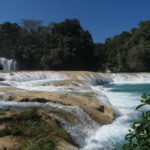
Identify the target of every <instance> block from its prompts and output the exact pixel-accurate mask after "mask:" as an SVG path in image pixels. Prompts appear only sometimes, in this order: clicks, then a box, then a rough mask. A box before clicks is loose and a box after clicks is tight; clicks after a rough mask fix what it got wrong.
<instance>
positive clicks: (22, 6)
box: [0, 0, 150, 42]
mask: <svg viewBox="0 0 150 150" xmlns="http://www.w3.org/2000/svg"><path fill="white" fill-rule="evenodd" d="M66 18H78V19H79V20H80V22H81V24H82V26H83V27H84V28H85V29H87V30H89V31H90V32H91V34H92V36H93V39H94V41H95V42H103V41H104V40H105V39H106V38H108V37H112V36H114V35H116V34H119V33H120V32H122V31H129V30H130V29H131V28H133V27H135V26H137V24H138V23H139V22H140V21H144V20H149V19H150V0H0V23H3V22H5V21H11V22H17V23H18V22H19V21H20V20H21V19H39V20H43V21H44V22H45V23H48V22H60V21H63V20H64V19H66Z"/></svg>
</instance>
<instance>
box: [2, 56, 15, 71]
mask: <svg viewBox="0 0 150 150" xmlns="http://www.w3.org/2000/svg"><path fill="white" fill-rule="evenodd" d="M0 65H1V66H2V70H6V71H10V70H16V69H17V68H16V65H17V63H16V61H15V60H13V59H6V58H4V57H0Z"/></svg>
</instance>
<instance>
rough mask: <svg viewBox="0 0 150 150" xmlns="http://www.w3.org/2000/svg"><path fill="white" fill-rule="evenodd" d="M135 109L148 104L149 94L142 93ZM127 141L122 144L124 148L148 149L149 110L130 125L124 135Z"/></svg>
mask: <svg viewBox="0 0 150 150" xmlns="http://www.w3.org/2000/svg"><path fill="white" fill-rule="evenodd" d="M141 103H142V104H140V105H139V106H137V108H136V110H139V109H140V108H141V107H143V106H145V105H148V106H149V105H150V96H147V95H146V94H144V95H143V96H142V100H141ZM125 140H127V143H126V144H124V145H123V149H124V150H149V148H150V111H149V110H148V111H147V112H143V114H142V116H141V118H140V120H139V121H136V122H134V123H133V124H132V125H131V129H130V130H129V133H128V134H127V135H126V137H125Z"/></svg>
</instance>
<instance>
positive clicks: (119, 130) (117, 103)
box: [0, 71, 150, 150]
mask: <svg viewBox="0 0 150 150" xmlns="http://www.w3.org/2000/svg"><path fill="white" fill-rule="evenodd" d="M0 78H1V79H4V81H0V87H4V86H6V87H7V85H9V86H12V87H16V88H21V89H27V90H39V91H57V92H66V93H67V92H68V93H69V92H83V93H84V92H94V93H96V96H97V98H98V99H100V101H101V102H102V103H104V104H105V105H111V106H113V107H114V109H115V110H116V113H117V118H116V119H115V120H114V121H113V123H112V124H109V125H104V126H101V125H97V124H96V123H95V122H94V121H93V120H92V118H91V117H90V116H88V115H87V114H85V113H84V112H83V111H82V110H80V108H78V107H67V106H61V105H56V104H55V105H54V104H47V105H51V106H53V107H59V108H60V109H64V110H67V111H70V112H71V113H73V114H75V115H76V116H77V117H78V118H80V120H81V122H85V124H86V125H87V124H89V122H91V124H90V127H88V128H86V129H85V130H84V129H83V127H84V126H81V125H80V126H75V127H72V126H70V125H69V124H68V123H67V122H65V120H60V121H61V123H62V126H63V127H64V129H65V130H66V131H68V132H69V134H70V135H71V136H72V137H73V139H74V140H75V141H76V142H77V143H78V145H80V146H81V147H82V148H81V149H82V150H113V149H114V148H115V146H116V145H118V148H120V146H121V145H120V143H118V139H121V140H123V138H124V135H125V134H126V133H127V130H128V129H129V127H130V123H131V122H132V121H133V120H136V119H137V118H138V115H139V112H135V111H134V109H135V107H136V106H137V105H138V104H139V100H137V101H136V99H138V96H139V95H138V94H133V93H128V92H122V93H120V92H112V91H111V89H109V88H107V87H105V86H104V85H109V84H120V85H122V84H150V74H149V73H95V72H84V71H79V72H75V71H72V72H69V71H68V72H65V71H60V72H55V71H29V72H27V71H22V72H21V71H20V72H0ZM68 80H71V81H73V82H74V83H76V84H77V86H75V85H63V86H55V85H53V84H50V85H44V86H43V84H45V83H49V82H50V83H55V82H59V81H68ZM77 80H80V81H82V82H83V83H78V82H77ZM39 105H41V104H39V103H28V104H27V103H22V104H21V103H17V102H6V101H5V100H4V101H1V102H0V109H3V108H4V106H6V107H8V106H9V109H10V108H11V107H12V108H14V107H19V108H20V107H30V106H34V107H39ZM78 112H80V113H78ZM86 121H88V122H86ZM86 125H85V126H86ZM79 128H81V129H83V130H84V131H83V132H84V133H86V132H88V130H90V129H92V130H91V131H90V132H89V134H87V136H84V135H83V134H80V130H79Z"/></svg>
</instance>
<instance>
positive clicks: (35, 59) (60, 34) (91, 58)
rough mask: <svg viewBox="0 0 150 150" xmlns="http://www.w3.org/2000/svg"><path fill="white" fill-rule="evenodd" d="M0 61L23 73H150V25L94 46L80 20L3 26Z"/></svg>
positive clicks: (35, 21) (31, 22)
mask: <svg viewBox="0 0 150 150" xmlns="http://www.w3.org/2000/svg"><path fill="white" fill-rule="evenodd" d="M0 57H5V58H11V59H12V58H13V59H15V60H16V61H17V62H18V63H17V64H18V69H21V70H25V69H26V70H39V69H42V70H95V71H97V70H100V71H105V70H108V69H109V70H111V71H113V72H139V71H150V67H149V65H150V61H149V59H150V21H144V22H140V23H139V26H138V27H137V28H133V29H131V31H129V32H125V31H124V32H122V33H121V34H119V35H116V36H114V37H113V38H108V39H106V41H105V42H104V43H94V42H93V39H92V36H91V34H90V33H89V31H87V30H85V29H83V27H82V26H81V24H80V22H79V20H78V19H66V20H65V21H63V22H59V23H49V24H48V25H43V22H42V21H41V20H22V21H21V22H20V23H18V24H17V23H11V22H5V23H3V24H0Z"/></svg>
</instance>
